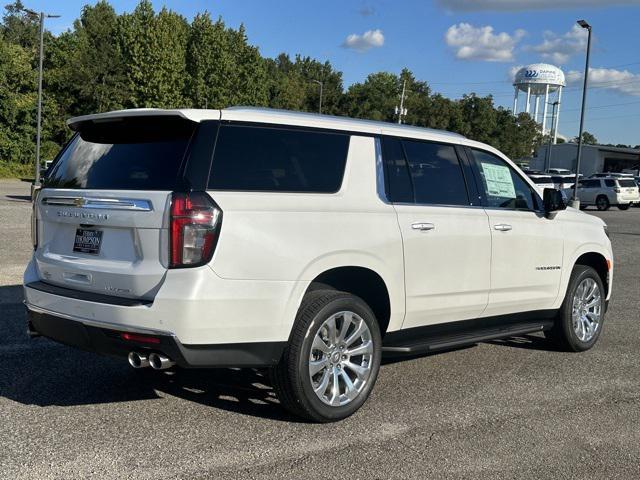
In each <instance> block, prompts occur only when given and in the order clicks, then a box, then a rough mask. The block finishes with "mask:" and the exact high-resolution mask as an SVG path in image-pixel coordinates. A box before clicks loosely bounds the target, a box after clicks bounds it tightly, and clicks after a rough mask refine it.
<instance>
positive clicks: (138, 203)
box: [42, 197, 153, 212]
mask: <svg viewBox="0 0 640 480" xmlns="http://www.w3.org/2000/svg"><path fill="white" fill-rule="evenodd" d="M42 203H43V204H45V205H57V206H65V207H77V208H93V209H100V210H133V211H138V212H150V211H151V210H153V205H152V204H151V201H150V200H141V199H137V198H97V197H45V198H43V199H42Z"/></svg>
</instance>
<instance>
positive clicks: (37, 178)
mask: <svg viewBox="0 0 640 480" xmlns="http://www.w3.org/2000/svg"><path fill="white" fill-rule="evenodd" d="M22 10H23V11H24V12H25V13H27V14H29V15H31V16H32V17H37V18H39V19H40V60H39V67H38V124H37V128H36V171H35V175H36V176H35V180H34V185H38V183H40V136H41V130H42V60H43V57H44V19H45V18H59V17H60V15H49V14H47V13H44V12H40V13H38V12H34V11H33V10H29V9H28V8H23V9H22Z"/></svg>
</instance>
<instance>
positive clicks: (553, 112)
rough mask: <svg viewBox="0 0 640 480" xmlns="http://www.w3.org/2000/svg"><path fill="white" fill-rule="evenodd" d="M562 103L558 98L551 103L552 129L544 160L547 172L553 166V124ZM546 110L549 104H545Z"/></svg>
mask: <svg viewBox="0 0 640 480" xmlns="http://www.w3.org/2000/svg"><path fill="white" fill-rule="evenodd" d="M559 104H560V102H558V101H557V100H556V101H555V102H553V103H552V104H551V106H552V110H551V130H549V144H548V145H547V151H546V152H545V153H546V155H545V160H544V171H545V173H548V172H549V169H550V168H551V142H552V140H553V124H554V121H555V119H556V107H557V106H558V105H559ZM544 109H545V110H546V109H547V105H546V104H545V108H544Z"/></svg>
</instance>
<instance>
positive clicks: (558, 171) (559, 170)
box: [549, 168, 575, 176]
mask: <svg viewBox="0 0 640 480" xmlns="http://www.w3.org/2000/svg"><path fill="white" fill-rule="evenodd" d="M549 173H551V174H554V175H573V176H575V173H573V172H572V171H571V170H567V169H566V168H550V169H549Z"/></svg>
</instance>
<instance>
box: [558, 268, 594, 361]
mask: <svg viewBox="0 0 640 480" xmlns="http://www.w3.org/2000/svg"><path fill="white" fill-rule="evenodd" d="M604 313H605V290H604V287H603V285H602V280H601V279H600V276H599V275H598V272H596V271H595V270H594V269H593V268H591V267H588V266H586V265H576V266H575V267H574V269H573V272H572V273H571V279H570V280H569V288H568V289H567V295H566V296H565V299H564V302H563V303H562V307H560V311H559V312H558V316H557V317H556V320H555V324H554V326H553V328H552V329H551V330H549V331H546V332H545V336H546V337H547V338H550V339H552V340H554V341H555V342H556V343H557V344H558V346H560V347H561V348H563V349H566V350H572V351H574V352H581V351H584V350H589V349H590V348H591V347H593V345H595V343H596V341H597V340H598V338H599V337H600V332H601V331H602V324H603V322H604Z"/></svg>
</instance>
